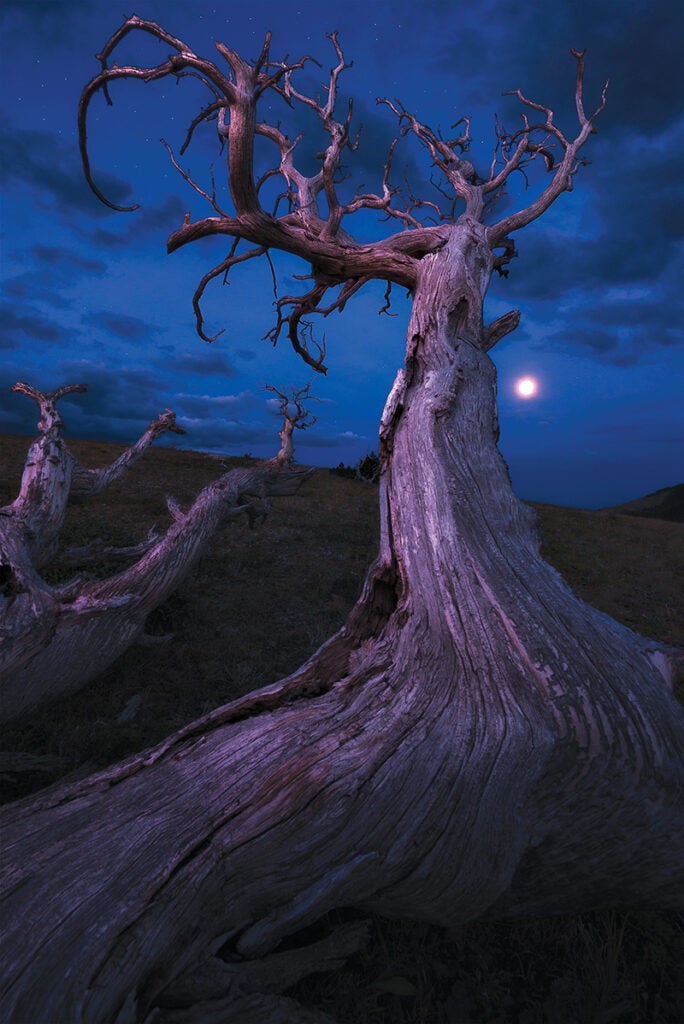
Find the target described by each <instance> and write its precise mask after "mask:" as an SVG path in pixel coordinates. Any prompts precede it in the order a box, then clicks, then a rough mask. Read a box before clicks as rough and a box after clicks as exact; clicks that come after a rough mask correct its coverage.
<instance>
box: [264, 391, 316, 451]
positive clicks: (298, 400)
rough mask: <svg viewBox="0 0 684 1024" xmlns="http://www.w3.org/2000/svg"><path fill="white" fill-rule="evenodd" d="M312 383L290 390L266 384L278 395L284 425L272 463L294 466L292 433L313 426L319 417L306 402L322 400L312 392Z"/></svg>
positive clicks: (279, 410) (279, 409)
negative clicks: (278, 449)
mask: <svg viewBox="0 0 684 1024" xmlns="http://www.w3.org/2000/svg"><path fill="white" fill-rule="evenodd" d="M311 383H312V382H311V381H309V383H308V384H306V385H305V386H304V387H303V388H299V390H295V388H292V389H291V390H290V391H279V390H278V388H275V387H273V385H272V384H265V385H264V390H265V391H270V392H271V394H273V395H275V396H276V399H277V401H278V403H279V404H278V412H279V413H280V414H281V416H282V417H283V425H282V427H281V428H280V430H279V431H278V437H279V438H280V451H279V452H278V454H277V455H276V456H274V458H273V459H271V460H270V461H271V464H272V465H276V466H283V467H284V466H292V465H293V463H294V440H293V436H292V435H293V434H294V432H295V430H306V429H307V428H308V427H312V426H313V425H314V423H315V422H316V420H317V419H318V417H317V416H314V415H313V413H311V412H310V410H309V409H307V408H306V406H305V404H304V403H305V402H319V401H320V399H319V398H316V396H315V395H312V394H311Z"/></svg>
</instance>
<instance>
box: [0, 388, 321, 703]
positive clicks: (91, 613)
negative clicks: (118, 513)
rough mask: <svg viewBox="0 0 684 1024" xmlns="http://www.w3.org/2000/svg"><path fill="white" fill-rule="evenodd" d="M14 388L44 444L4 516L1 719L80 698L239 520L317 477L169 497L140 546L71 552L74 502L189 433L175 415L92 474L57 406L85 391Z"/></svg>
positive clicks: (263, 473)
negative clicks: (65, 574)
mask: <svg viewBox="0 0 684 1024" xmlns="http://www.w3.org/2000/svg"><path fill="white" fill-rule="evenodd" d="M13 390H14V391H18V392H20V393H21V394H24V395H27V396H28V397H29V398H32V399H33V400H34V401H35V402H36V403H37V404H38V407H39V409H40V421H39V423H38V431H39V434H38V438H37V439H36V440H35V441H34V442H33V444H32V445H31V447H30V448H29V451H28V454H27V456H26V464H25V468H24V473H23V476H22V481H21V487H20V490H19V495H18V497H17V498H16V499H15V500H14V501H13V502H12V504H11V505H7V506H6V507H5V508H2V509H0V640H2V644H1V646H0V723H7V722H9V721H12V720H14V719H17V718H21V717H24V716H26V715H28V714H30V713H31V712H32V711H34V710H35V709H36V708H37V707H39V706H41V705H44V704H47V703H50V702H51V701H54V700H56V699H59V698H60V697H64V696H66V695H67V694H71V693H75V692H76V691H77V690H79V689H81V687H83V686H84V685H85V684H86V683H88V682H90V681H91V680H92V679H94V678H95V677H96V676H97V675H99V673H100V672H102V671H104V669H105V668H108V667H109V665H111V664H112V662H113V661H115V660H116V658H118V657H119V655H120V654H123V652H124V651H125V650H127V648H128V647H130V645H131V644H132V643H134V642H136V641H137V640H140V639H141V638H142V637H143V635H144V628H145V621H146V619H147V617H148V615H149V614H150V612H151V611H152V610H153V609H154V608H156V607H158V606H159V605H160V604H161V603H162V602H163V601H164V600H166V598H167V597H168V596H169V595H170V594H171V593H173V591H174V590H175V589H176V588H177V587H178V585H179V583H180V582H181V580H182V579H183V578H184V577H185V576H186V575H187V574H188V573H189V572H190V571H191V570H192V568H193V567H194V566H195V564H196V563H197V560H198V559H199V558H200V556H201V555H202V553H203V552H204V551H205V550H206V548H207V546H208V544H209V543H210V541H211V539H212V538H213V537H214V536H215V534H216V531H217V530H218V529H220V528H221V527H222V526H223V525H225V524H226V523H227V522H228V521H229V519H230V518H231V517H232V516H235V515H239V514H241V513H242V512H244V511H245V509H251V508H252V505H253V503H254V502H255V501H256V502H260V501H262V500H263V498H264V497H265V496H266V495H267V494H278V493H291V491H292V490H293V489H296V488H297V486H298V485H299V484H300V483H301V481H302V479H304V478H305V477H306V475H307V472H306V471H305V470H304V471H302V470H300V471H298V472H292V471H290V472H287V473H279V472H277V470H278V469H279V468H280V467H279V466H273V465H265V466H256V467H254V468H253V469H234V470H229V471H228V472H227V473H225V474H224V475H223V476H222V477H220V478H219V479H218V480H216V481H214V483H212V484H209V485H208V486H207V487H205V488H204V490H202V492H201V493H200V494H199V495H198V497H197V498H196V500H195V502H194V503H193V505H192V507H191V508H190V509H189V510H188V511H187V512H185V513H184V512H182V511H181V510H180V508H179V507H178V505H177V504H176V503H175V502H173V501H172V499H169V510H170V511H171V513H172V515H173V519H174V522H173V524H172V525H171V527H170V528H169V529H168V530H167V531H166V533H165V534H164V535H163V536H159V535H157V533H156V532H154V531H153V532H152V533H150V535H149V536H148V537H147V538H146V539H145V540H143V541H141V542H140V543H139V544H137V545H133V546H131V547H127V548H112V547H108V546H107V545H104V544H103V543H101V542H94V543H92V544H89V545H87V546H85V547H81V548H72V549H64V548H63V547H62V546H61V534H62V529H63V526H64V519H65V515H66V511H67V505H68V503H69V502H70V501H82V500H84V499H87V498H88V497H91V496H92V495H94V494H99V493H100V492H101V491H103V490H104V489H105V488H106V487H108V486H109V484H111V483H112V482H113V481H114V480H116V479H117V478H118V477H120V476H121V475H122V473H124V472H125V470H126V469H127V468H128V467H129V466H131V465H133V463H134V462H136V461H137V460H138V459H139V458H140V457H141V456H142V455H143V453H144V452H145V451H146V450H147V448H149V446H150V445H151V444H152V443H153V441H155V440H156V439H157V438H158V437H160V436H161V435H162V434H164V433H165V432H167V431H172V432H173V433H176V434H184V433H185V430H184V429H183V427H180V426H178V425H177V424H176V416H175V413H173V412H171V411H170V410H169V409H167V410H166V412H164V413H162V414H160V415H159V416H158V417H157V419H156V420H154V421H153V422H152V423H150V425H149V427H148V428H147V430H146V431H145V433H144V434H143V435H142V437H141V438H140V439H139V440H138V441H137V442H136V444H134V445H133V446H132V447H131V448H128V449H126V451H125V452H123V454H121V455H120V456H119V458H118V459H116V460H115V461H114V462H113V463H112V464H111V465H110V466H107V467H105V468H103V469H97V470H88V469H85V468H84V467H83V466H82V465H81V464H80V463H79V462H78V461H77V459H75V458H74V456H73V454H72V452H71V451H70V450H69V447H68V445H67V444H66V442H65V440H64V438H63V436H62V427H63V421H62V417H61V415H60V413H59V410H58V409H57V402H58V401H59V399H60V398H63V397H64V395H67V394H73V393H74V392H82V391H85V390H86V385H85V384H70V385H66V386H64V387H60V388H57V389H56V390H55V391H51V392H49V393H47V394H44V393H43V392H41V391H38V390H36V389H35V388H33V387H31V386H30V385H28V384H25V383H23V382H19V383H18V384H15V385H14V388H13ZM103 558H105V559H108V560H110V561H111V560H120V559H123V560H125V561H127V562H128V563H131V564H129V565H128V567H127V568H124V569H123V570H122V571H120V572H118V573H117V574H116V575H114V576H111V577H108V578H106V579H103V580H102V579H88V578H87V577H86V576H83V575H82V574H80V575H77V576H75V577H74V578H72V579H71V580H69V581H68V582H66V583H64V584H61V585H59V586H52V585H50V584H49V583H48V582H47V581H46V580H45V579H44V577H43V576H42V575H41V572H40V570H41V569H44V568H45V567H46V566H52V567H55V566H58V565H59V566H66V567H69V566H78V567H80V568H85V567H87V565H88V564H89V563H90V564H92V563H93V562H94V561H99V560H101V559H103Z"/></svg>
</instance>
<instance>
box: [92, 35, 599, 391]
mask: <svg viewBox="0 0 684 1024" xmlns="http://www.w3.org/2000/svg"><path fill="white" fill-rule="evenodd" d="M134 31H138V32H144V33H148V34H150V35H151V36H153V37H154V38H156V39H157V40H159V41H160V42H162V43H165V44H166V45H167V46H169V47H170V49H171V51H172V52H171V53H170V55H169V56H168V57H167V58H166V60H164V61H162V62H161V63H159V64H157V65H153V66H149V67H143V66H140V65H122V66H120V65H118V64H115V63H113V64H111V65H110V59H111V58H112V57H113V55H114V53H115V51H117V49H118V47H119V45H120V44H121V43H122V42H123V40H124V39H125V37H126V36H127V35H128V34H129V33H131V32H134ZM328 38H329V39H330V41H331V43H332V46H333V48H334V51H335V56H336V64H335V65H334V67H333V68H332V70H331V71H330V74H329V78H328V81H327V83H326V84H324V85H323V91H324V97H323V98H321V96H316V97H313V96H310V95H307V94H306V93H304V92H301V91H299V89H298V88H297V87H296V85H295V77H296V75H295V73H296V72H298V71H301V69H303V68H305V67H306V65H308V64H310V63H314V64H316V65H317V66H319V67H320V64H318V62H317V61H315V60H314V58H313V57H311V56H309V55H306V56H304V57H302V58H301V59H299V60H297V61H290V60H289V59H288V58H287V57H286V58H285V59H284V60H280V61H278V60H273V59H272V57H271V33H270V32H269V33H267V34H266V38H265V41H264V45H263V48H262V50H261V53H260V54H259V56H258V58H257V59H256V61H254V63H250V62H248V61H246V60H244V59H243V58H242V57H241V56H240V55H239V54H238V53H237V52H236V51H235V50H232V49H230V48H229V47H228V46H226V45H224V44H223V43H216V49H217V51H218V54H219V56H220V57H221V58H222V60H223V63H222V64H221V65H219V64H216V63H214V62H213V61H211V60H209V59H207V58H206V57H201V56H199V55H198V54H197V53H195V52H194V51H193V50H192V48H191V47H190V46H188V44H187V43H185V42H183V40H181V39H177V38H176V37H174V36H172V35H170V34H169V33H168V32H167V31H166V30H165V29H163V28H162V27H161V26H160V25H158V24H156V23H155V22H153V21H147V20H145V19H143V18H139V17H138V16H137V15H132V16H131V17H128V18H126V19H125V21H124V23H123V24H122V25H121V26H120V27H119V28H118V29H117V31H116V32H115V33H114V34H113V35H112V36H111V37H110V39H109V40H108V42H107V44H106V45H105V47H104V49H103V50H102V52H101V53H100V54H98V59H99V60H100V63H101V71H100V72H99V74H97V75H96V76H95V77H94V78H93V79H92V80H91V81H90V82H89V83H88V85H87V86H86V88H85V89H84V91H83V94H82V96H81V100H80V104H79V115H78V121H79V138H80V148H81V156H82V160H83V167H84V170H85V175H86V178H87V181H88V183H89V185H90V187H91V188H92V190H93V191H94V193H95V194H96V195H97V196H98V197H99V198H100V199H101V200H102V202H104V203H106V205H107V206H109V207H111V208H112V209H114V210H122V211H132V210H135V209H137V208H138V207H137V206H119V205H117V204H116V203H113V202H111V201H110V200H109V199H107V197H106V196H105V195H104V194H103V193H102V191H101V190H100V189H99V188H98V186H97V184H96V183H95V179H94V175H93V173H92V170H91V165H90V158H89V154H88V145H87V132H86V116H87V112H88V108H89V105H90V102H91V100H92V99H93V97H94V96H95V95H96V94H97V93H99V92H100V91H102V92H103V93H104V96H105V99H106V101H107V103H110V104H111V98H110V94H109V86H110V84H111V83H112V82H115V81H117V80H119V79H125V78H134V79H140V80H142V81H143V82H151V81H156V80H159V79H163V78H167V77H174V78H176V79H178V80H180V79H183V78H186V77H192V78H194V79H199V81H200V82H202V83H203V85H204V86H205V87H206V89H207V92H208V94H209V95H208V102H207V104H206V106H204V107H203V108H202V109H201V110H200V111H199V112H198V113H197V115H196V116H195V117H194V118H193V120H192V122H191V123H190V125H189V127H188V130H187V133H186V137H185V141H184V143H183V145H182V147H181V149H180V154H179V156H182V155H183V154H184V153H185V151H186V150H187V148H188V146H189V144H190V142H191V141H192V138H193V136H194V133H195V131H196V129H197V128H198V127H199V126H200V125H201V124H203V123H204V122H210V121H213V122H215V123H216V128H217V132H218V136H219V140H220V144H221V147H222V148H226V149H227V164H228V168H227V171H228V186H229V189H230V195H231V200H232V206H233V209H232V211H226V210H224V209H223V207H222V206H221V205H220V203H219V198H218V195H217V190H216V185H215V181H214V177H213V172H212V176H211V190H210V191H208V190H207V189H205V188H203V187H202V186H201V185H200V184H199V183H198V182H197V181H195V180H194V179H193V178H192V177H191V175H190V172H189V171H186V170H184V169H183V168H182V167H181V165H180V163H179V162H178V158H177V157H176V155H175V154H174V152H173V150H172V148H171V146H170V145H169V144H168V143H167V142H166V141H165V140H163V139H162V142H163V144H164V145H165V146H166V148H167V150H168V152H169V156H170V159H171V162H172V163H173V165H174V167H175V168H176V169H177V170H178V172H179V173H180V175H181V176H182V177H183V178H184V179H185V181H186V182H187V183H188V184H189V185H190V186H191V187H192V188H193V189H194V191H195V192H196V193H198V194H199V195H200V196H201V197H202V198H203V199H204V200H205V201H206V202H207V203H208V204H209V205H210V207H211V208H212V214H211V215H210V216H208V217H204V218H202V219H199V220H194V221H193V220H192V219H191V217H190V214H186V216H185V220H184V222H183V224H182V225H181V227H180V228H178V229H177V230H176V231H174V232H173V234H172V235H171V236H170V238H169V241H168V251H169V252H173V251H175V250H176V249H179V248H180V247H181V246H184V245H186V244H188V243H189V242H192V241H195V240H196V239H198V238H203V237H207V236H210V235H226V236H228V237H229V238H232V240H233V241H232V244H231V246H230V248H229V251H228V254H227V255H226V256H225V258H224V259H222V260H221V262H220V263H219V264H218V265H216V266H215V267H213V268H212V269H211V270H209V271H208V272H207V273H206V274H205V275H204V276H203V278H202V279H201V281H200V282H199V284H198V286H197V288H196V290H195V293H194V296H193V308H194V312H195V320H196V327H197V332H198V334H199V335H200V337H201V338H203V339H204V340H205V341H214V340H215V339H216V338H217V337H219V335H220V334H221V333H223V332H222V331H219V332H218V333H216V334H213V335H209V334H208V333H207V332H206V330H205V327H204V317H203V314H202V309H201V300H202V296H203V295H204V292H205V290H206V288H207V286H208V285H209V283H210V282H212V281H213V280H214V279H216V278H219V277H222V278H223V279H224V282H225V281H226V280H227V277H228V274H229V273H230V271H231V269H232V268H233V267H234V266H236V265H238V264H240V263H244V262H247V261H249V260H252V259H256V258H258V257H261V256H266V258H267V259H269V261H270V256H269V250H271V249H278V250H282V251H285V252H288V253H292V254H294V255H296V256H299V257H301V258H303V259H305V260H306V261H307V262H308V263H310V265H311V273H310V275H307V277H305V278H302V280H307V279H308V280H310V281H311V282H312V284H311V288H310V289H309V290H308V291H307V292H305V293H304V294H300V295H283V296H280V297H278V296H277V294H276V301H275V307H276V323H275V325H274V326H273V327H272V329H271V330H270V331H269V332H268V333H267V334H266V336H265V337H266V338H268V339H270V340H271V341H272V342H273V344H275V343H276V342H277V341H278V339H279V338H280V337H281V335H282V334H283V332H284V331H286V332H287V336H288V337H289V340H290V342H291V344H292V346H293V348H294V350H295V351H296V352H297V353H298V354H299V355H300V356H301V357H302V358H303V359H304V361H305V362H306V363H308V364H309V365H310V366H311V367H312V368H313V369H314V370H316V371H317V372H320V373H325V372H326V367H325V364H324V359H325V355H326V344H325V336H323V338H322V340H317V339H316V338H315V337H314V333H313V326H312V321H311V320H310V319H309V317H310V316H311V315H312V314H319V315H322V316H323V317H326V316H328V315H329V314H330V313H332V312H333V311H334V310H338V311H341V310H342V309H343V308H344V306H345V304H346V302H347V301H348V299H350V298H351V296H352V295H354V294H355V293H356V292H358V291H359V290H360V289H361V288H362V287H363V286H364V285H365V284H367V283H368V282H369V281H371V280H374V279H379V280H384V281H386V282H387V291H386V293H385V304H384V305H383V307H382V309H381V310H380V312H385V313H386V312H388V311H389V308H390V290H391V286H392V284H398V285H400V286H403V287H406V288H407V289H408V290H409V291H412V290H413V289H414V287H415V285H416V282H417V277H418V269H419V264H420V260H421V259H422V258H423V257H424V256H425V255H426V254H428V253H430V252H434V251H435V250H437V249H439V248H441V247H442V246H443V245H444V244H445V242H446V240H447V239H448V237H449V233H450V230H451V229H453V227H454V225H455V224H456V223H457V222H459V220H462V219H463V218H464V217H465V218H472V219H474V220H476V221H479V222H484V219H485V218H486V217H488V215H491V212H492V210H493V207H494V206H495V204H496V202H497V200H498V199H499V198H500V197H501V196H502V195H503V193H504V191H505V189H506V185H507V182H508V181H509V179H510V178H511V175H513V174H514V172H515V173H522V174H523V175H526V169H527V168H528V167H529V165H530V164H533V163H536V164H543V166H544V169H545V171H546V172H547V174H548V175H549V180H548V181H547V183H546V185H545V187H544V188H543V189H542V191H541V192H540V194H539V195H538V196H537V197H536V198H535V199H534V200H533V201H532V202H530V203H529V204H528V205H527V206H525V207H524V208H522V209H520V210H517V211H516V212H513V213H511V214H508V215H507V216H505V217H503V218H501V219H500V220H498V221H496V222H495V223H493V224H491V225H490V226H489V227H488V228H487V235H488V240H489V243H490V245H491V248H492V250H493V251H495V250H496V251H497V255H496V259H495V268H496V269H497V270H499V272H501V273H504V274H505V273H507V272H506V271H505V270H504V269H503V268H504V267H505V266H506V264H508V263H509V262H510V260H511V259H512V258H513V256H514V255H515V249H514V245H513V242H512V240H511V239H510V237H509V236H510V235H511V233H512V232H514V231H517V230H519V229H520V228H522V227H525V226H526V225H527V224H529V223H530V222H531V221H533V220H535V219H536V218H537V217H539V216H540V215H541V214H542V213H543V212H544V211H545V210H546V209H548V207H549V206H550V205H551V204H552V203H553V202H554V200H555V199H557V198H558V196H559V195H561V194H562V193H563V192H565V191H568V190H571V189H572V186H573V178H574V175H575V174H576V172H577V170H578V168H579V167H580V166H581V164H582V163H585V161H584V160H583V159H582V158H581V157H580V156H579V155H578V154H579V151H580V149H581V148H582V146H583V145H584V143H585V142H586V140H587V138H588V136H589V135H590V134H591V133H592V132H594V131H595V127H594V124H595V121H596V118H597V117H598V115H599V114H600V113H601V111H602V110H603V108H604V106H605V101H606V90H607V87H608V83H607V82H606V84H605V86H604V87H603V91H602V94H601V99H600V102H599V104H598V106H597V108H596V109H595V110H594V112H593V113H592V114H590V115H587V114H586V113H585V109H584V99H583V82H584V51H581V52H580V51H577V50H572V51H571V52H572V55H573V57H574V58H575V61H576V79H575V106H576V111H577V118H578V130H577V134H576V135H575V137H574V138H570V137H569V136H567V135H566V134H564V132H563V131H562V130H561V129H560V128H559V127H558V126H557V125H556V123H555V121H554V112H553V110H552V109H551V108H549V107H546V106H544V105H543V104H541V103H538V102H536V101H534V100H531V99H529V98H528V97H527V96H525V95H524V94H523V92H522V91H521V90H520V89H517V90H512V91H511V92H510V93H507V94H506V95H515V96H517V97H518V99H519V100H520V103H521V106H522V112H521V124H520V126H519V127H518V128H517V129H516V130H514V131H508V130H506V129H505V128H504V127H503V125H502V124H501V123H500V122H499V121H498V120H497V121H496V122H495V133H496V139H495V145H494V151H493V155H492V158H491V162H490V165H489V167H488V169H487V170H486V173H485V174H482V175H480V174H479V173H478V172H477V171H476V169H475V167H474V166H473V164H472V163H471V161H470V160H469V159H468V157H467V154H468V151H469V148H470V142H471V136H470V119H469V118H467V117H463V118H461V119H460V120H458V121H457V122H456V123H455V124H454V125H452V126H451V130H452V131H453V132H455V133H456V134H454V135H453V136H452V137H449V138H443V137H442V134H441V133H440V132H435V131H433V129H432V128H430V127H429V126H428V125H427V124H424V123H423V122H421V121H420V120H418V118H417V117H416V116H415V115H414V114H413V113H411V112H410V111H409V110H407V109H406V108H405V107H404V106H403V105H402V104H401V103H400V102H399V101H397V100H388V99H378V100H377V102H378V103H379V104H382V105H385V106H387V107H388V108H389V109H390V110H391V111H392V113H393V114H394V115H395V116H396V118H397V125H398V132H397V135H396V137H395V138H394V139H393V141H392V143H391V144H390V146H389V150H388V154H387V159H386V161H385V164H384V169H383V174H382V181H381V184H380V188H379V190H378V191H377V192H365V191H362V190H361V189H358V190H357V191H356V192H355V193H354V194H353V196H352V197H351V198H349V199H348V200H347V201H343V199H342V198H341V195H340V188H339V186H340V184H341V182H342V180H344V174H343V165H342V159H343V156H344V155H345V153H346V152H349V151H351V152H354V151H355V150H356V149H357V147H358V145H359V138H360V130H359V132H357V133H356V134H355V135H354V134H352V114H353V102H352V101H351V100H349V102H348V105H347V109H346V112H345V113H344V116H342V117H341V116H340V115H338V114H337V113H336V106H337V100H338V84H339V79H340V76H341V74H342V73H343V72H344V71H345V70H346V69H347V68H349V67H350V66H351V65H350V64H348V63H346V62H345V58H344V54H343V51H342V47H341V45H340V42H339V40H338V37H337V33H336V32H332V33H330V34H329V36H328ZM266 94H271V95H273V94H275V95H277V96H278V97H279V98H280V99H281V100H282V101H283V102H284V103H286V104H287V105H288V106H289V107H296V106H298V105H299V106H301V107H303V108H307V109H308V110H310V111H313V113H314V115H315V116H316V117H317V118H318V119H319V121H320V123H321V125H322V128H323V130H324V132H325V135H326V136H327V140H328V141H327V145H326V146H325V148H324V149H323V150H322V151H321V152H319V153H318V154H317V159H318V163H319V167H318V170H317V171H316V173H314V174H309V175H307V174H305V173H304V172H303V171H302V170H301V168H300V167H298V165H297V148H298V145H299V143H300V141H301V139H302V138H303V132H301V133H300V134H298V135H297V136H296V137H294V138H290V137H289V136H288V135H287V134H286V132H285V131H284V130H283V129H282V128H281V126H280V124H271V123H267V122H266V121H261V120H259V119H258V116H257V108H258V106H259V101H260V100H262V98H263V97H264V96H265V95H266ZM409 134H413V135H414V136H415V137H416V138H417V139H418V140H419V142H420V143H421V145H422V146H423V147H424V148H425V150H426V152H427V154H428V155H429V158H430V160H431V163H432V165H433V166H434V167H435V168H437V170H438V171H439V172H440V174H441V176H442V181H441V182H433V184H434V185H435V188H436V190H437V195H438V200H437V201H434V200H432V199H426V198H418V197H415V196H414V195H413V194H412V193H411V190H410V188H408V195H406V194H405V193H404V192H402V190H401V189H400V188H399V187H398V186H397V185H396V184H393V183H392V166H393V159H394V154H395V150H396V147H397V144H398V142H399V141H400V139H401V138H402V137H404V136H407V135H409ZM257 139H266V140H268V141H269V142H271V143H272V144H273V146H274V148H275V152H276V160H275V163H274V165H273V167H271V168H270V169H269V170H267V171H266V172H265V173H264V174H262V175H261V176H260V177H257V175H256V173H255V158H254V147H255V141H256V140H257ZM278 177H279V178H280V179H281V180H282V182H283V185H284V187H283V190H282V191H281V192H280V193H279V194H278V196H277V198H276V201H275V203H274V206H273V208H272V209H270V210H267V209H265V208H264V206H263V204H262V201H261V198H260V193H261V192H262V189H263V187H264V185H265V184H266V182H267V181H270V180H271V179H274V178H278ZM526 180H527V179H526ZM362 210H374V211H376V212H377V213H378V214H379V215H382V216H383V217H384V218H386V219H387V220H394V221H396V223H397V229H398V230H397V231H396V233H395V234H393V235H390V237H388V238H383V239H381V240H378V241H375V242H371V243H364V244H361V243H358V242H357V241H355V239H354V238H353V237H352V235H351V234H350V233H349V231H348V230H347V228H348V221H349V219H350V218H351V217H352V215H353V214H356V213H358V212H359V211H362ZM343 223H344V227H343ZM271 269H272V270H273V267H271ZM273 280H274V292H275V273H273ZM330 290H333V294H332V295H331V296H330V297H329V298H327V293H328V292H329V291H330Z"/></svg>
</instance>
